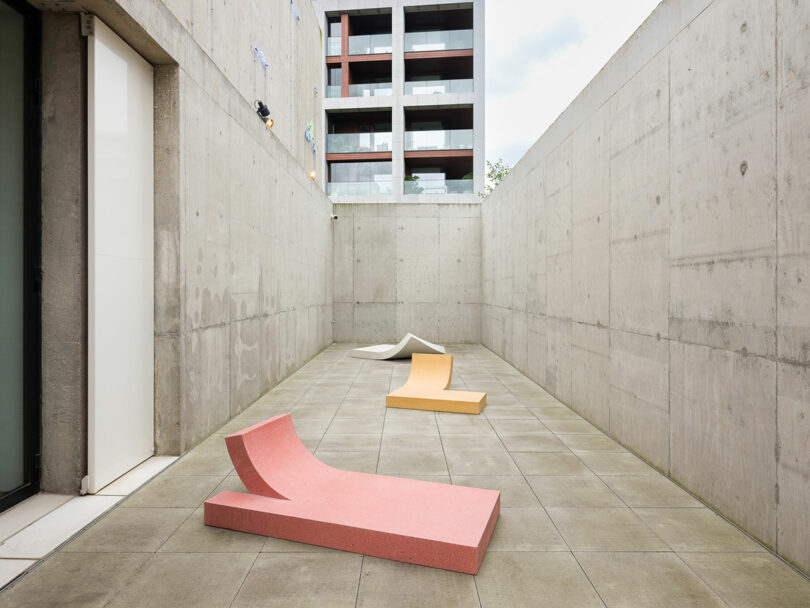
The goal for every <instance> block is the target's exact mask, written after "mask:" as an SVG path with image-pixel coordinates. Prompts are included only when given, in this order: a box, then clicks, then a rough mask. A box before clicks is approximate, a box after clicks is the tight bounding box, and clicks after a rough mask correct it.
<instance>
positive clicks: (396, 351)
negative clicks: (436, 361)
mask: <svg viewBox="0 0 810 608" xmlns="http://www.w3.org/2000/svg"><path fill="white" fill-rule="evenodd" d="M415 353H422V354H426V355H444V354H446V353H447V351H446V350H445V348H444V346H441V345H439V344H433V343H431V342H428V341H427V340H423V339H422V338H420V337H418V336H414V335H413V334H411V333H407V334H405V337H404V338H402V340H400V341H399V344H377V345H376V346H365V347H363V348H355V349H352V352H351V355H352V357H356V358H358V359H377V360H380V361H381V360H383V359H410V358H411V355H413V354H415Z"/></svg>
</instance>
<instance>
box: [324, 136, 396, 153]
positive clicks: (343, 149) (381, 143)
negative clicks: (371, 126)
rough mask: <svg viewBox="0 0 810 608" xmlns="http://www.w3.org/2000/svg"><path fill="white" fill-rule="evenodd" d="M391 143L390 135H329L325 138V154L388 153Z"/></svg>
mask: <svg viewBox="0 0 810 608" xmlns="http://www.w3.org/2000/svg"><path fill="white" fill-rule="evenodd" d="M391 141H392V137H391V133H330V134H329V135H327V136H326V152H327V154H346V153H351V152H390V151H391V145H392V144H391Z"/></svg>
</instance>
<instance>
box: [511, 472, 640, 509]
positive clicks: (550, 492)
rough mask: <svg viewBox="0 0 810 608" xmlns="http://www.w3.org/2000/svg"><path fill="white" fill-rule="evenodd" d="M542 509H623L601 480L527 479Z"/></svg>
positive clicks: (589, 477)
mask: <svg viewBox="0 0 810 608" xmlns="http://www.w3.org/2000/svg"><path fill="white" fill-rule="evenodd" d="M526 480H527V481H528V482H529V484H530V485H531V487H532V489H533V490H534V492H535V494H537V497H538V498H539V499H540V503H541V504H542V505H543V506H544V507H623V506H624V503H623V502H622V501H621V500H620V499H619V497H618V496H616V494H614V493H613V492H612V491H611V490H610V488H608V487H607V486H606V485H605V484H604V483H603V482H602V480H601V479H599V478H598V477H596V476H595V475H592V476H585V475H579V476H572V477H567V476H548V477H546V476H543V477H527V478H526Z"/></svg>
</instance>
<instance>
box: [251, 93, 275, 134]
mask: <svg viewBox="0 0 810 608" xmlns="http://www.w3.org/2000/svg"><path fill="white" fill-rule="evenodd" d="M253 107H255V108H256V114H258V115H259V118H261V119H262V122H263V123H264V124H265V126H266V127H267V128H268V129H269V128H270V127H272V126H273V119H272V118H270V108H268V107H267V106H266V105H264V102H263V101H262V100H261V99H257V100H256V101H254V102H253Z"/></svg>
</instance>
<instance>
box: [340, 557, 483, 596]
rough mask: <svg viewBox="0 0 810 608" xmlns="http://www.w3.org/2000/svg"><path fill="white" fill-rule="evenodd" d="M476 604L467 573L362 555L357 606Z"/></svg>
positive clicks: (473, 587) (473, 589)
mask: <svg viewBox="0 0 810 608" xmlns="http://www.w3.org/2000/svg"><path fill="white" fill-rule="evenodd" d="M352 605H354V604H352ZM478 605H479V604H478V595H477V593H476V588H475V580H474V579H473V577H472V576H470V575H468V574H461V573H459V572H450V571H448V570H439V569H438V568H426V567H424V566H416V565H414V564H405V563H402V562H395V561H391V560H387V559H378V558H376V557H368V556H367V557H365V558H364V559H363V569H362V574H361V576H360V589H359V591H358V593H357V607H358V608H377V607H378V606H385V607H386V608H388V607H390V608H422V607H423V606H442V608H445V607H447V608H451V607H458V608H468V607H470V608H471V607H475V606H478Z"/></svg>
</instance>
